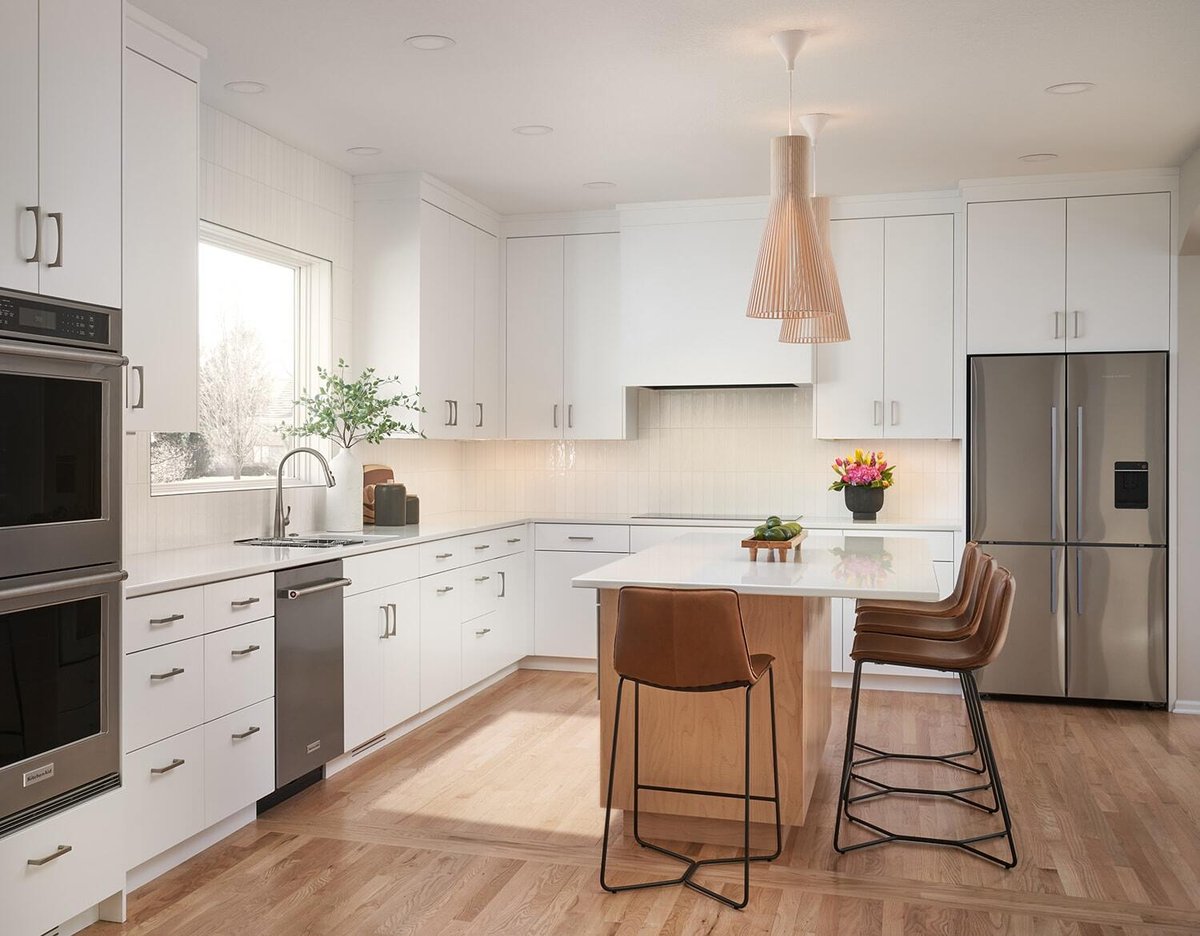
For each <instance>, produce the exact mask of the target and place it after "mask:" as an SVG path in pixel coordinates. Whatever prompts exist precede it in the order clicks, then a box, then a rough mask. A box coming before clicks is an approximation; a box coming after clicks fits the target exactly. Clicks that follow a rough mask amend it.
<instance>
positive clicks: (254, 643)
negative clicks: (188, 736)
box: [204, 618, 275, 721]
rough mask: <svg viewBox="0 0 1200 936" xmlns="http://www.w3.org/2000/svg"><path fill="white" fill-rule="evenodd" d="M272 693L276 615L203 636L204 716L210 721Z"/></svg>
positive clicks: (273, 687) (266, 697)
mask: <svg viewBox="0 0 1200 936" xmlns="http://www.w3.org/2000/svg"><path fill="white" fill-rule="evenodd" d="M273 695H275V619H274V618H267V619H266V620H262V621H254V622H253V623H251V624H241V625H239V626H237V627H229V628H226V629H225V630H222V631H217V632H216V633H213V634H206V635H205V637H204V719H205V721H211V720H212V719H214V718H220V717H221V716H222V715H227V714H229V713H230V712H233V711H236V710H237V709H240V708H245V707H246V706H247V705H252V704H254V703H255V702H261V701H262V700H263V699H269V698H271V697H272V696H273Z"/></svg>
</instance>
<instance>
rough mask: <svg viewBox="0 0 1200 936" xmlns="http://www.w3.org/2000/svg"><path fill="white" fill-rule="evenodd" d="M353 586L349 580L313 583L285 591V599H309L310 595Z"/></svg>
mask: <svg viewBox="0 0 1200 936" xmlns="http://www.w3.org/2000/svg"><path fill="white" fill-rule="evenodd" d="M353 584H354V583H353V582H352V581H350V579H348V578H335V579H326V580H325V581H323V582H313V583H312V584H311V585H298V586H296V587H295V588H287V589H284V592H283V597H284V598H286V599H287V600H288V601H295V600H296V599H297V598H307V597H308V596H309V595H316V594H320V593H321V592H325V591H332V590H333V589H335V588H345V587H346V586H348V585H353Z"/></svg>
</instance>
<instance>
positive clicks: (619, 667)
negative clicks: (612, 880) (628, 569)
mask: <svg viewBox="0 0 1200 936" xmlns="http://www.w3.org/2000/svg"><path fill="white" fill-rule="evenodd" d="M774 659H775V658H774V657H772V656H771V655H769V654H766V653H753V654H752V653H751V652H750V649H749V646H748V645H747V642H746V629H745V625H744V624H743V622H742V611H741V606H740V604H739V603H738V596H737V593H736V592H733V591H729V590H727V589H695V590H691V589H671V588H634V587H626V588H622V589H621V593H620V598H619V601H618V604H617V632H616V640H615V647H614V650H613V669H615V670H616V672H617V675H618V676H619V677H620V678H619V679H618V681H617V705H616V712H615V715H614V718H613V739H612V754H611V757H610V759H609V765H608V797H607V800H606V803H605V807H604V844H603V846H602V850H601V854H600V886H601V887H603V888H604V889H605V890H606V891H609V892H610V893H614V894H615V893H617V892H618V891H625V890H640V889H643V888H647V887H666V886H669V885H672V884H683V885H685V886H686V887H690V888H692V889H693V890H696V891H699V892H700V893H702V894H706V895H707V896H709V897H712V898H713V899H714V900H718V901H720V902H721V903H723V904H725V905H727V906H729V907H733V908H734V909H735V910H740V909H742V908H743V907H745V906H746V903H747V902H748V901H749V899H750V863H751V862H752V861H774V860H775V859H776V858H778V857H779V855H780V853H781V852H782V851H783V824H782V822H781V816H780V806H779V755H778V747H777V744H776V734H775V672H774V670H773V669H772V667H771V664H772V663H773V662H774ZM764 675H766V676H767V682H768V686H769V689H770V702H771V764H772V770H773V772H774V787H773V795H772V796H755V795H752V794H751V793H750V697H751V690H752V689H753V688H754V687H755V686H756V685H757V684H758V681H759V680H760V679H761V678H762V677H763V676H764ZM626 682H631V683H633V837H634V839H635V840H636V841H637V843H638V844H639V845H640V846H642V847H643V848H649V849H651V850H653V851H656V852H659V853H660V854H663V855H667V856H668V857H670V858H675V859H676V860H678V861H682V862H685V863H686V864H687V868H686V869H685V870H684V872H683V874H682V875H680V876H679V877H675V878H669V879H667V880H663V881H647V882H644V883H640V884H625V885H621V886H614V885H610V884H609V883H608V881H607V878H606V875H605V871H606V868H607V863H608V828H609V821H610V817H611V815H612V797H613V777H614V774H615V773H616V766H617V742H618V739H619V737H620V731H621V697H622V695H623V690H624V688H625V683H626ZM643 685H645V686H652V687H654V688H656V689H666V690H670V691H672V692H722V691H725V690H735V689H736V690H742V691H743V692H744V693H745V697H746V746H745V759H746V760H745V763H746V777H745V786H744V788H743V790H742V792H740V793H735V792H727V791H718V790H695V789H686V788H680V787H668V786H659V785H656V784H651V783H642V782H641V778H640V777H639V775H638V754H639V736H640V731H639V727H640V718H639V716H640V697H641V688H642V686H643ZM642 790H655V791H658V792H663V793H682V794H691V795H697V796H719V797H723V798H727V799H741V800H744V801H745V817H744V828H743V846H744V848H743V853H742V855H741V857H733V858H706V859H703V860H698V859H695V858H689V857H688V856H687V855H682V854H680V853H679V852H675V851H672V850H671V849H669V848H664V847H663V846H661V845H656V844H654V843H653V842H648V841H646V840H644V839H643V838H642V836H641V833H640V831H639V829H638V816H639V794H640V793H641V791H642ZM755 800H757V801H760V802H768V803H774V804H775V850H774V851H773V852H772V853H770V854H766V855H751V854H750V804H751V802H753V801H755ZM738 862H741V863H742V864H743V866H744V873H743V890H742V899H741V901H734V900H730V899H729V898H728V897H726V896H725V895H724V894H718V893H717V892H716V891H713V890H710V889H709V888H707V887H704V886H703V885H701V884H698V883H696V881H695V880H693V876H694V875H695V873H696V872H697V871H698V870H699V869H700V868H702V867H703V866H705V865H713V864H735V863H738Z"/></svg>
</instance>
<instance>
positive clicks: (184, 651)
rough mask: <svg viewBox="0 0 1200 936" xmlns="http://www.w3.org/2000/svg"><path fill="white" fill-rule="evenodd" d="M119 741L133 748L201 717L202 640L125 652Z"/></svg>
mask: <svg viewBox="0 0 1200 936" xmlns="http://www.w3.org/2000/svg"><path fill="white" fill-rule="evenodd" d="M121 700H122V703H123V704H122V705H121V719H122V733H121V740H122V742H123V744H124V746H125V751H126V752H130V751H135V750H137V749H138V748H140V747H145V746H146V745H147V744H152V743H153V742H155V741H159V740H161V739H162V738H165V737H168V736H169V735H173V734H178V733H179V732H181V731H186V730H187V729H189V728H194V727H195V726H196V725H199V724H200V723H201V722H203V721H204V638H203V637H192V638H190V639H188V640H181V641H178V642H177V643H169V644H164V645H163V646H161V647H154V648H152V649H150V650H139V651H138V652H137V653H130V654H127V655H126V657H125V666H124V672H123V674H122V677H121Z"/></svg>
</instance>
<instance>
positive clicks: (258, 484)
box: [150, 478, 325, 497]
mask: <svg viewBox="0 0 1200 936" xmlns="http://www.w3.org/2000/svg"><path fill="white" fill-rule="evenodd" d="M324 486H325V485H324V484H320V483H318V482H315V481H301V480H299V479H297V478H284V479H283V487H284V490H287V491H290V490H293V489H295V488H316V487H324ZM273 490H275V479H274V478H261V479H258V478H256V479H254V480H253V481H228V480H214V481H203V480H196V481H177V482H174V483H171V484H151V485H150V496H151V497H174V496H175V495H177V494H230V493H236V492H238V491H246V492H249V491H273Z"/></svg>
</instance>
